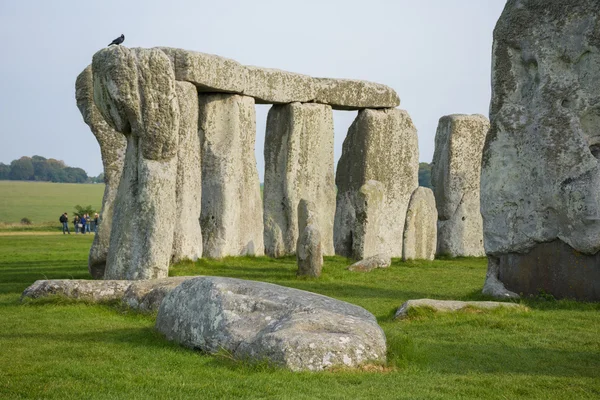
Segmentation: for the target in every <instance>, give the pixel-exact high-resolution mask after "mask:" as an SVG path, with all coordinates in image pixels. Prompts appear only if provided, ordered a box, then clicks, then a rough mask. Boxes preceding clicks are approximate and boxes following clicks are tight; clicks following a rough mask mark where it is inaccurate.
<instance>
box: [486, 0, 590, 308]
mask: <svg viewBox="0 0 600 400" xmlns="http://www.w3.org/2000/svg"><path fill="white" fill-rule="evenodd" d="M599 104H600V2H598V1H595V0H581V1H574V0H568V1H562V2H552V5H549V4H547V2H542V1H535V0H527V1H525V0H521V1H514V0H511V1H508V2H507V4H506V7H505V9H504V12H503V13H502V16H501V17H500V19H499V20H498V23H497V25H496V28H495V31H494V46H493V54H492V101H491V105H490V120H491V129H490V133H489V135H488V138H487V141H486V144H485V148H484V151H483V163H482V176H481V194H482V198H481V212H482V214H483V222H484V227H483V229H484V238H485V249H486V253H487V254H488V255H489V256H490V257H496V258H498V263H497V272H496V275H495V276H494V274H493V273H488V279H493V280H499V281H500V282H501V283H504V284H505V286H506V289H508V290H510V291H513V292H517V293H521V292H522V293H525V294H537V292H538V290H540V289H541V290H544V291H546V292H548V293H551V294H554V295H555V296H557V297H571V296H573V297H575V298H581V299H588V300H589V299H594V300H600V294H599V293H600V292H599V291H597V289H593V287H594V286H595V287H596V288H597V282H598V274H599V270H600V263H598V252H599V251H600V169H599V168H600V167H599V163H598V158H599V157H600V151H599V149H600V106H599ZM488 265H489V266H490V267H492V268H495V266H496V262H490V263H489V264H488ZM492 272H493V271H492ZM559 277H562V278H560V279H559ZM505 280H506V282H505ZM486 286H489V285H488V284H487V283H486Z"/></svg>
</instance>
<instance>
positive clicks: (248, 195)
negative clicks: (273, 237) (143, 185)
mask: <svg viewBox="0 0 600 400" xmlns="http://www.w3.org/2000/svg"><path fill="white" fill-rule="evenodd" d="M199 105H200V108H199V109H200V115H199V116H200V118H199V124H200V126H199V127H200V130H199V135H200V146H201V149H202V212H201V218H200V222H201V227H202V238H203V255H204V256H205V257H210V258H221V257H225V256H238V255H263V254H264V242H263V209H262V200H261V195H260V182H259V179H258V170H257V168H256V157H255V155H254V144H255V140H256V138H255V136H256V111H255V106H254V99H253V98H251V97H247V96H240V95H234V94H201V95H200V101H199Z"/></svg>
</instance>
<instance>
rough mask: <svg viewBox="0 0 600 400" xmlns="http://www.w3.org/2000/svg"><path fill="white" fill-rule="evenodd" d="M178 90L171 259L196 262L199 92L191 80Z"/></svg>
mask: <svg viewBox="0 0 600 400" xmlns="http://www.w3.org/2000/svg"><path fill="white" fill-rule="evenodd" d="M176 91H177V98H178V100H179V113H180V123H179V148H178V150H177V183H176V203H177V210H176V217H175V221H176V222H175V228H174V232H173V254H172V261H173V262H178V261H181V260H185V259H188V260H193V261H195V260H197V259H198V258H200V257H202V232H201V229H200V207H201V198H202V197H201V191H202V165H201V161H200V141H199V138H198V94H197V92H196V88H195V87H194V85H192V84H191V83H188V82H177V83H176Z"/></svg>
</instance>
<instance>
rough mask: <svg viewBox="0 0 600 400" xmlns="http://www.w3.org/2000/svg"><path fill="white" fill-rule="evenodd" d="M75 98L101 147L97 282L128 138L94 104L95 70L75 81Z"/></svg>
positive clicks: (94, 256)
mask: <svg viewBox="0 0 600 400" xmlns="http://www.w3.org/2000/svg"><path fill="white" fill-rule="evenodd" d="M75 98H76V100H77V107H78V108H79V111H80V112H81V115H82V117H83V121H84V122H85V123H86V124H87V125H88V126H89V127H90V130H91V131H92V133H93V134H94V136H95V137H96V140H97V141H98V144H99V145H100V155H101V156H102V166H103V167H104V184H105V186H104V196H103V197H102V211H101V213H100V218H99V226H98V227H97V233H96V235H95V236H94V242H93V243H92V247H91V249H90V255H89V258H88V270H89V271H90V274H91V275H92V277H94V278H95V279H102V278H103V277H104V270H105V268H106V257H107V255H108V246H109V243H110V231H111V228H112V216H113V212H114V208H113V203H114V201H115V197H116V196H117V189H118V188H119V182H120V181H121V175H122V173H123V163H124V161H125V150H126V148H127V141H126V140H125V137H124V136H123V135H122V134H120V133H118V132H117V131H115V130H114V129H113V128H112V127H111V126H109V125H108V124H107V123H106V121H105V120H104V118H103V117H102V115H101V114H100V112H99V111H98V109H97V108H96V105H95V104H94V83H93V77H92V66H91V65H89V66H88V67H87V68H86V69H84V70H83V72H81V73H80V74H79V76H78V77H77V80H76V81H75Z"/></svg>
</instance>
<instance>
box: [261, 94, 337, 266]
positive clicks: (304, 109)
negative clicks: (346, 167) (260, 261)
mask: <svg viewBox="0 0 600 400" xmlns="http://www.w3.org/2000/svg"><path fill="white" fill-rule="evenodd" d="M264 154H265V182H264V188H263V193H264V194H263V196H264V220H265V233H264V238H265V251H266V253H267V254H268V255H269V256H271V257H280V256H283V255H288V254H293V253H294V252H295V251H296V242H297V239H298V235H299V234H301V233H302V231H303V230H302V229H298V215H297V214H296V210H297V207H298V202H299V201H300V199H302V198H304V199H307V200H309V201H312V202H313V203H314V204H316V205H317V207H318V210H317V214H318V215H319V219H318V221H315V222H316V223H317V227H318V230H319V231H320V233H321V240H322V245H323V247H322V248H323V253H324V254H325V255H333V254H334V248H333V219H334V215H335V181H334V168H333V162H334V157H333V113H332V111H331V107H329V106H326V105H322V104H300V103H292V104H286V105H278V106H273V107H272V108H271V110H270V111H269V115H268V118H267V131H266V136H265V148H264Z"/></svg>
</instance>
